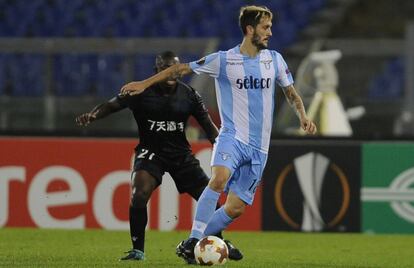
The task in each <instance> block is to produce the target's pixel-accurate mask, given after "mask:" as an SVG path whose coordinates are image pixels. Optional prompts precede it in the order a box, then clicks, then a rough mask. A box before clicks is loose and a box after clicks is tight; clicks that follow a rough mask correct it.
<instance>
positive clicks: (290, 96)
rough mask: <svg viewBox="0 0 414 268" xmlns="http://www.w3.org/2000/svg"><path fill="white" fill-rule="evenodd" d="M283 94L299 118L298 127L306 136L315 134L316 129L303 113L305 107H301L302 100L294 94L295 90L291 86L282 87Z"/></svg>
mask: <svg viewBox="0 0 414 268" xmlns="http://www.w3.org/2000/svg"><path fill="white" fill-rule="evenodd" d="M282 89H283V93H285V96H286V99H287V101H288V103H289V104H290V106H291V107H292V108H293V110H294V111H295V113H296V115H297V116H298V117H299V120H300V125H301V127H302V129H303V130H304V131H305V132H306V133H307V134H316V131H317V128H316V125H315V123H314V122H312V120H310V119H309V118H308V117H307V115H306V111H305V106H303V101H302V98H301V97H300V96H299V94H298V93H297V92H296V89H295V87H294V86H293V85H290V86H287V87H283V88H282Z"/></svg>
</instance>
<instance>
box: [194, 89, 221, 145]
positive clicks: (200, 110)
mask: <svg viewBox="0 0 414 268" xmlns="http://www.w3.org/2000/svg"><path fill="white" fill-rule="evenodd" d="M194 96H195V98H194V105H195V106H194V110H193V113H192V115H193V116H194V118H195V119H196V120H197V122H198V123H199V124H200V126H201V128H202V129H203V130H204V132H205V133H206V135H207V139H208V140H209V141H210V142H211V144H214V142H215V140H216V137H217V136H218V134H219V131H218V128H217V126H216V124H214V122H213V120H212V119H211V116H210V114H209V113H208V110H207V107H206V106H205V105H204V102H203V99H202V98H201V96H200V94H198V93H197V92H196V91H194Z"/></svg>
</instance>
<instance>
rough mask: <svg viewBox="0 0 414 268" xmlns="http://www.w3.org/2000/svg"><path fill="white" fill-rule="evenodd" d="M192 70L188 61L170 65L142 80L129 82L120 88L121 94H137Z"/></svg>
mask: <svg viewBox="0 0 414 268" xmlns="http://www.w3.org/2000/svg"><path fill="white" fill-rule="evenodd" d="M191 72H192V70H191V68H190V66H189V65H188V63H180V64H174V65H172V66H171V67H169V68H167V69H165V70H163V71H161V72H159V73H157V74H155V75H153V76H151V77H149V78H147V79H145V80H142V81H136V82H130V83H128V84H126V85H124V86H123V87H122V88H121V94H129V95H137V94H140V93H141V92H143V91H144V90H145V89H146V88H148V87H150V86H152V85H154V84H156V83H159V82H162V81H165V80H173V79H176V78H179V77H182V76H184V75H187V74H190V73H191Z"/></svg>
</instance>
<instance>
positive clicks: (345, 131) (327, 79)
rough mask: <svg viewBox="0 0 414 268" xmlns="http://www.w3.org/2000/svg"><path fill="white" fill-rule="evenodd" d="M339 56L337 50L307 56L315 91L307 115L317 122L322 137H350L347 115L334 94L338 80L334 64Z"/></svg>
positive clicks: (350, 130) (339, 53) (335, 93)
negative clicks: (311, 65) (310, 65)
mask: <svg viewBox="0 0 414 268" xmlns="http://www.w3.org/2000/svg"><path fill="white" fill-rule="evenodd" d="M341 56H342V54H341V52H340V51H339V50H330V51H318V52H312V53H311V54H310V55H309V56H308V60H309V61H310V62H311V63H312V64H313V65H315V68H314V69H313V75H314V77H315V82H316V89H317V91H316V93H315V95H314V97H313V99H312V101H311V103H310V106H309V108H308V115H309V117H310V118H311V119H313V120H316V121H318V122H319V124H318V127H319V133H320V134H321V135H324V136H351V135H352V129H351V125H350V124H349V121H348V116H347V113H346V112H345V109H344V106H343V105H342V102H341V100H340V98H339V96H338V94H337V92H336V88H337V87H338V84H339V78H338V71H337V69H336V67H335V63H336V62H337V61H338V60H339V59H340V58H341Z"/></svg>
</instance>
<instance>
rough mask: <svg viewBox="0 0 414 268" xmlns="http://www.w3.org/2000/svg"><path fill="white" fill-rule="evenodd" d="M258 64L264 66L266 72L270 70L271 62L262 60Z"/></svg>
mask: <svg viewBox="0 0 414 268" xmlns="http://www.w3.org/2000/svg"><path fill="white" fill-rule="evenodd" d="M260 62H261V63H263V64H264V66H265V68H266V70H270V64H271V63H272V60H262V61H260Z"/></svg>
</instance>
